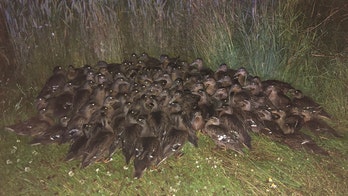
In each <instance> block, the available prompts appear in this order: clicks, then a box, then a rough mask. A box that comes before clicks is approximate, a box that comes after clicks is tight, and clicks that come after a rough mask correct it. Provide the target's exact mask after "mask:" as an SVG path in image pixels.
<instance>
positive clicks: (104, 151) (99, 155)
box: [81, 120, 114, 168]
mask: <svg viewBox="0 0 348 196" xmlns="http://www.w3.org/2000/svg"><path fill="white" fill-rule="evenodd" d="M103 122H104V123H97V124H96V125H95V128H94V130H93V135H92V136H91V137H90V138H88V140H87V142H86V145H85V147H84V150H83V151H84V153H83V158H82V163H81V167H82V168H84V167H87V166H88V165H90V164H92V163H94V162H99V161H104V160H106V159H107V158H108V155H109V147H110V146H111V144H112V143H113V140H114V132H113V131H112V130H109V129H110V127H109V126H110V125H109V124H108V121H107V120H105V121H103Z"/></svg>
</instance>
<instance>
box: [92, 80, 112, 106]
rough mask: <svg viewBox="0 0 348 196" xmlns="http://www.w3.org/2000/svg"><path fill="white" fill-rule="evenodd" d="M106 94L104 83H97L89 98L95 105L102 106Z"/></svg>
mask: <svg viewBox="0 0 348 196" xmlns="http://www.w3.org/2000/svg"><path fill="white" fill-rule="evenodd" d="M107 95H108V92H107V89H106V85H105V84H99V85H98V86H97V87H96V88H95V89H94V90H93V92H92V94H91V97H90V99H91V100H92V101H93V102H94V103H95V104H96V105H97V106H102V105H103V102H104V99H105V97H106V96H107Z"/></svg>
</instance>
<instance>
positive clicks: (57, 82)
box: [37, 66, 67, 99]
mask: <svg viewBox="0 0 348 196" xmlns="http://www.w3.org/2000/svg"><path fill="white" fill-rule="evenodd" d="M66 82H67V77H66V73H65V71H64V69H63V68H62V67H61V66H56V67H54V69H53V75H51V76H50V77H49V78H48V79H47V80H46V83H45V85H44V86H43V88H42V89H41V91H40V93H39V95H38V96H37V97H38V98H45V99H47V98H49V97H52V96H55V94H57V93H60V92H61V90H62V89H63V88H64V85H65V83H66Z"/></svg>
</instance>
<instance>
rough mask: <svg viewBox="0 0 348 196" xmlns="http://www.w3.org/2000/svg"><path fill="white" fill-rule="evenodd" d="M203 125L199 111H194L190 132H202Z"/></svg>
mask: <svg viewBox="0 0 348 196" xmlns="http://www.w3.org/2000/svg"><path fill="white" fill-rule="evenodd" d="M204 125H205V121H204V119H203V116H202V113H201V112H200V111H196V112H195V113H194V114H193V118H192V120H191V127H192V130H196V131H199V130H202V129H203V127H204Z"/></svg>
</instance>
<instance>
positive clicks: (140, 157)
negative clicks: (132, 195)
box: [133, 137, 160, 179]
mask: <svg viewBox="0 0 348 196" xmlns="http://www.w3.org/2000/svg"><path fill="white" fill-rule="evenodd" d="M159 147H160V141H159V140H158V138H157V137H142V138H140V139H139V142H138V145H137V147H136V149H135V157H134V173H133V176H134V178H137V179H139V178H141V177H142V175H143V172H144V171H145V170H146V169H147V168H149V167H151V166H152V165H154V164H155V163H156V162H158V159H159V155H160V148H159Z"/></svg>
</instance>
